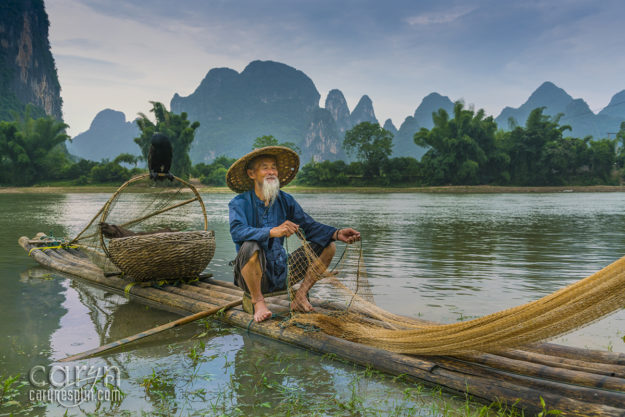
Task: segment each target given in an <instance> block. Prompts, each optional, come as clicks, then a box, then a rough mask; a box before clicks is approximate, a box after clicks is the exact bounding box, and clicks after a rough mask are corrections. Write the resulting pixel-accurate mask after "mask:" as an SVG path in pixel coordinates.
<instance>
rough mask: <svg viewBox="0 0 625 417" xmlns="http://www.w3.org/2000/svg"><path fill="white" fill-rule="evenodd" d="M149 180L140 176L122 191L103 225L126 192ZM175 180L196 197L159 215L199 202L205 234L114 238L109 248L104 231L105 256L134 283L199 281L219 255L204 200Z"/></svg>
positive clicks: (104, 212)
mask: <svg viewBox="0 0 625 417" xmlns="http://www.w3.org/2000/svg"><path fill="white" fill-rule="evenodd" d="M147 177H148V174H143V175H139V176H137V177H134V178H131V179H130V180H128V181H126V182H125V183H124V184H123V185H122V186H121V187H119V189H118V190H117V191H116V192H115V194H113V196H112V197H111V198H110V199H109V200H108V202H107V203H106V204H105V205H104V207H103V208H102V210H101V213H102V216H101V218H100V221H101V222H105V221H106V219H107V217H108V215H109V212H110V210H111V204H112V203H113V201H115V198H117V196H118V195H119V194H120V193H122V192H123V190H124V189H126V188H127V187H128V186H129V185H130V184H132V183H134V182H137V181H141V180H144V179H146V178H147ZM174 180H175V181H177V182H179V183H181V184H183V185H184V186H185V187H187V188H188V189H189V190H190V191H191V192H192V193H193V195H194V196H193V198H191V199H189V200H185V201H183V202H180V203H178V204H175V205H173V206H170V207H168V208H164V209H162V210H159V212H165V211H167V210H170V209H174V208H176V207H180V206H182V205H185V204H189V203H192V202H194V201H197V202H199V205H200V207H201V210H202V218H203V220H204V230H197V231H181V232H162V233H153V234H143V235H135V236H128V237H122V238H113V239H110V240H109V241H108V244H107V242H106V241H105V238H104V236H103V235H102V233H101V231H100V245H101V247H102V249H103V251H104V253H105V254H106V255H107V256H108V257H109V259H110V260H111V261H112V262H113V264H115V266H117V267H118V268H119V269H120V270H121V271H122V272H123V273H124V278H126V279H128V280H130V281H137V282H139V281H140V282H144V281H155V280H164V279H166V280H176V279H188V278H195V277H197V276H198V275H200V274H201V273H202V271H204V269H205V268H206V266H207V265H208V264H209V263H210V261H211V259H212V258H213V255H214V254H215V232H213V231H212V230H207V228H208V219H207V216H206V207H205V206H204V202H203V201H202V197H201V196H200V194H199V192H198V191H197V189H196V188H195V187H194V186H193V185H191V184H190V183H188V182H186V181H184V180H183V179H181V178H178V177H174ZM96 217H97V216H96ZM147 217H149V216H145V217H143V218H139V219H137V220H136V221H135V222H132V223H136V222H138V221H141V220H144V219H145V218H147ZM122 226H126V225H122Z"/></svg>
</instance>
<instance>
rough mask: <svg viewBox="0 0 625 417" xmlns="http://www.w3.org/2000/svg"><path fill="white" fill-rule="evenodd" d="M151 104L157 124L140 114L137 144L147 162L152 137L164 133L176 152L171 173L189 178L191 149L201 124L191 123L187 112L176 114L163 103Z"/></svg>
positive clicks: (152, 102)
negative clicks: (196, 131) (157, 133)
mask: <svg viewBox="0 0 625 417" xmlns="http://www.w3.org/2000/svg"><path fill="white" fill-rule="evenodd" d="M150 103H151V104H152V109H151V110H150V111H151V112H152V113H154V116H155V117H156V124H154V123H153V122H152V121H151V120H150V119H149V118H148V117H147V116H146V115H145V114H143V113H139V119H137V125H139V129H141V136H139V137H138V138H135V143H137V144H138V145H139V147H140V148H141V153H142V154H143V158H144V159H145V160H147V158H148V151H149V149H150V141H151V139H152V135H153V134H154V133H156V132H160V133H163V134H164V135H166V136H167V137H168V138H169V140H170V141H171V145H172V148H173V151H174V152H173V158H172V164H171V170H170V171H171V172H172V174H174V175H177V176H179V177H180V178H185V179H187V178H189V173H190V172H191V158H189V149H190V148H191V143H192V142H193V139H194V137H195V130H196V129H197V128H198V127H199V126H200V123H199V122H193V123H191V121H190V120H188V119H187V113H185V112H182V113H181V114H175V113H172V112H170V111H168V110H167V109H166V108H165V106H164V105H163V104H162V103H159V102H155V101H151V102H150Z"/></svg>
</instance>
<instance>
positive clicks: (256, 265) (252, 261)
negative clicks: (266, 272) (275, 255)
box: [241, 251, 260, 273]
mask: <svg viewBox="0 0 625 417" xmlns="http://www.w3.org/2000/svg"><path fill="white" fill-rule="evenodd" d="M258 252H259V251H256V252H254V253H253V254H252V256H250V257H249V259H248V260H247V262H246V263H245V264H244V265H243V267H242V268H241V272H243V273H245V272H247V271H249V270H250V269H254V270H256V269H257V270H258V271H260V259H259V257H258Z"/></svg>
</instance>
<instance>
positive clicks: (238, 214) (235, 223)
mask: <svg viewBox="0 0 625 417" xmlns="http://www.w3.org/2000/svg"><path fill="white" fill-rule="evenodd" d="M243 205H244V200H239V199H233V200H232V201H230V203H229V204H228V212H229V217H230V234H231V235H232V240H233V241H234V243H236V244H237V245H241V244H242V243H243V242H245V241H246V240H254V241H257V242H259V243H260V244H265V245H266V244H267V241H268V240H269V232H270V231H271V227H253V226H250V225H249V224H248V221H247V218H246V216H245V210H244V207H243Z"/></svg>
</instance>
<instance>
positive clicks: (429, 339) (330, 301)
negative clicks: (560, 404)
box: [287, 233, 625, 355]
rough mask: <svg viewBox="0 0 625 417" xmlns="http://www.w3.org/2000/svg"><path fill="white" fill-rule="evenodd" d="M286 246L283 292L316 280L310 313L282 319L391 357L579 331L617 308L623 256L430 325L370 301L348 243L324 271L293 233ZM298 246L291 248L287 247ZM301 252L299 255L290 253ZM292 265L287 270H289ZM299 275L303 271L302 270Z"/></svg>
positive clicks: (358, 251) (358, 252)
mask: <svg viewBox="0 0 625 417" xmlns="http://www.w3.org/2000/svg"><path fill="white" fill-rule="evenodd" d="M296 239H297V240H298V241H299V242H297V243H295V242H293V243H292V242H291V240H293V238H290V240H289V241H288V244H287V247H288V249H289V252H291V256H290V258H294V259H295V261H293V262H290V265H289V288H290V289H291V290H290V291H289V293H290V294H291V297H293V294H294V293H295V291H296V289H297V286H298V285H301V284H299V283H301V282H302V278H301V277H302V274H304V275H305V276H306V274H308V275H307V278H305V279H311V280H312V281H314V282H316V285H315V286H314V287H313V290H312V291H311V292H310V297H311V301H313V304H316V305H318V306H320V308H317V307H316V311H315V312H314V313H308V314H297V313H294V314H293V315H292V317H291V320H290V322H291V323H292V324H297V325H299V326H308V327H313V328H317V329H321V330H322V331H324V332H326V333H328V334H330V335H333V336H337V337H341V338H344V339H347V340H351V341H353V342H358V343H363V344H366V345H370V346H374V347H378V348H382V349H385V350H389V351H392V352H397V353H409V354H418V355H458V354H471V353H475V352H491V353H495V352H500V351H503V350H507V349H512V348H516V347H519V346H522V345H526V344H529V343H535V342H539V341H544V340H547V339H552V338H555V337H557V336H560V335H563V334H565V333H568V332H571V331H573V330H576V329H578V328H580V327H583V326H586V325H588V324H590V323H592V322H594V321H596V320H599V319H601V318H603V317H605V316H607V315H609V314H611V313H613V312H615V311H617V310H619V309H621V308H623V307H624V306H625V257H623V258H621V259H619V260H617V261H616V262H614V263H612V264H611V265H609V266H607V267H605V268H603V269H602V270H600V271H598V272H596V273H594V274H592V275H590V276H589V277H587V278H584V279H582V280H580V281H577V282H575V283H573V284H571V285H569V286H567V287H564V288H562V289H560V290H558V291H556V292H554V293H552V294H549V295H547V296H545V297H543V298H540V299H538V300H535V301H532V302H529V303H527V304H523V305H520V306H517V307H513V308H510V309H506V310H502V311H499V312H496V313H492V314H489V315H486V316H483V317H480V318H476V319H474V320H469V321H463V322H457V323H452V324H436V323H431V322H425V321H422V320H417V319H411V318H408V317H404V316H398V315H395V314H392V313H390V312H388V311H385V310H383V309H381V308H379V307H378V306H376V305H375V303H374V302H373V297H372V296H371V289H370V286H369V284H368V282H367V279H366V273H365V266H364V262H363V257H362V248H361V247H360V243H357V244H353V245H348V246H347V247H346V248H345V252H344V253H343V254H342V255H341V256H340V257H339V259H338V261H337V262H336V264H335V265H333V266H332V265H331V266H330V267H329V268H328V269H326V268H325V265H324V264H323V262H321V260H320V258H319V256H318V255H317V254H316V253H315V251H314V249H313V248H312V247H311V245H310V244H309V243H308V242H306V241H305V239H304V236H303V235H302V234H301V233H299V234H298V237H297V238H296ZM296 246H298V248H297V249H296V250H291V248H293V247H296ZM295 253H303V254H304V255H305V256H301V257H300V256H293V255H294V254H295ZM291 264H292V265H291ZM303 271H305V272H303Z"/></svg>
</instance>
